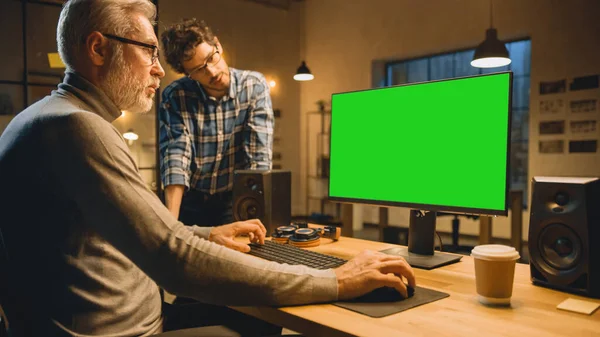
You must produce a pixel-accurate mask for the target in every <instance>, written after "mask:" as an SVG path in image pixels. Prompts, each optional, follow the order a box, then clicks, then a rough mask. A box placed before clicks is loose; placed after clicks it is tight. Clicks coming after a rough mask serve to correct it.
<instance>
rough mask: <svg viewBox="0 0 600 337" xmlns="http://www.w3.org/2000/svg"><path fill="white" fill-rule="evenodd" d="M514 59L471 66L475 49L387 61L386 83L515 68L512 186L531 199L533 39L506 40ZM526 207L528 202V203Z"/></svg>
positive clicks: (419, 80) (460, 75) (511, 158)
mask: <svg viewBox="0 0 600 337" xmlns="http://www.w3.org/2000/svg"><path fill="white" fill-rule="evenodd" d="M506 48H507V49H508V52H509V55H510V58H511V60H512V62H511V63H510V64H509V65H507V66H504V67H500V68H491V69H480V68H475V67H472V66H471V60H472V59H473V54H474V53H475V49H469V50H462V51H457V52H451V53H446V54H441V55H435V56H430V57H423V58H417V59H411V60H404V61H397V62H396V61H394V62H389V63H386V64H385V76H384V81H383V83H381V84H383V85H385V86H391V85H397V84H404V83H413V82H423V81H433V80H440V79H445V78H454V77H463V76H471V75H477V74H487V73H494V72H498V71H507V70H510V71H512V72H513V92H512V94H513V97H512V126H511V127H512V130H511V154H510V156H511V157H510V189H511V190H522V191H523V196H524V198H523V200H524V203H526V200H527V195H528V194H527V189H528V183H527V165H528V157H529V156H528V146H529V82H530V81H529V77H530V69H531V68H530V65H531V40H520V41H514V42H509V43H506ZM524 206H525V207H526V206H527V205H524Z"/></svg>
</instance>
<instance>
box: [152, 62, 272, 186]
mask: <svg viewBox="0 0 600 337" xmlns="http://www.w3.org/2000/svg"><path fill="white" fill-rule="evenodd" d="M229 70H230V79H231V85H230V88H229V94H227V95H225V96H224V97H223V98H221V99H220V100H219V101H217V100H216V99H215V98H214V97H209V96H208V95H207V93H206V92H205V91H204V89H203V88H202V86H201V85H200V83H198V82H197V81H194V80H192V79H190V78H188V77H187V76H186V77H182V78H180V79H178V80H176V81H174V82H173V83H171V84H170V85H169V86H168V87H167V88H166V89H165V90H164V91H163V94H162V102H161V105H160V110H159V120H160V125H159V128H160V131H159V137H160V139H159V142H160V172H161V177H162V182H163V184H164V186H168V185H185V186H186V189H188V188H193V189H196V190H198V191H201V192H204V193H209V194H215V193H220V192H225V191H231V190H232V188H233V171H234V170H238V169H271V166H272V158H273V127H274V118H273V108H272V105H271V96H270V95H269V86H268V85H267V82H266V80H265V78H264V76H263V75H262V74H260V73H258V72H254V71H247V70H238V69H234V68H229Z"/></svg>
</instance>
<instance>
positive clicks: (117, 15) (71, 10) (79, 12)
mask: <svg viewBox="0 0 600 337" xmlns="http://www.w3.org/2000/svg"><path fill="white" fill-rule="evenodd" d="M137 13H139V14H142V15H144V16H145V17H147V18H148V20H149V21H150V22H151V23H152V24H154V20H155V18H156V7H155V6H154V4H153V3H152V2H150V1H149V0H69V1H68V2H67V3H65V5H64V6H63V9H62V11H61V12H60V17H59V19H58V27H57V29H56V42H57V44H58V53H59V54H60V57H61V58H62V60H63V62H64V63H65V65H66V68H67V69H66V70H67V71H73V70H75V64H76V63H77V58H78V57H79V52H80V50H81V48H82V47H83V46H84V45H85V43H86V39H87V37H88V36H89V35H90V34H91V33H92V32H95V31H98V32H100V33H105V34H113V35H118V36H123V37H126V36H128V35H130V34H131V33H132V32H136V31H137V30H139V27H137V25H136V24H135V22H134V21H133V20H131V17H132V15H133V14H137ZM120 49H121V46H119V45H115V51H116V53H117V54H120V53H119V52H120V51H121V50H120Z"/></svg>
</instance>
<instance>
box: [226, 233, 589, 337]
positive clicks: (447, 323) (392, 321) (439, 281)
mask: <svg viewBox="0 0 600 337" xmlns="http://www.w3.org/2000/svg"><path fill="white" fill-rule="evenodd" d="M323 241H325V240H323ZM394 246H395V245H392V244H387V243H381V242H374V241H365V240H359V239H353V238H346V237H342V238H341V239H340V241H338V242H335V243H326V242H323V244H322V245H321V246H319V247H315V248H312V250H315V251H318V252H321V253H325V254H330V255H335V256H339V257H342V258H346V259H349V258H351V257H352V256H354V255H356V254H357V253H359V252H360V251H361V250H363V249H372V250H382V249H387V248H391V247H394ZM415 273H416V276H417V284H418V285H420V286H423V287H427V288H432V289H436V290H439V291H443V292H446V293H449V294H450V297H448V298H445V299H442V300H439V301H436V302H433V303H429V304H425V305H422V306H419V307H416V308H413V309H410V310H407V311H403V312H401V313H397V314H394V315H390V316H387V317H382V318H371V317H368V316H365V315H361V314H358V313H355V312H353V311H350V310H346V309H343V308H340V307H336V306H334V305H331V304H320V305H306V306H297V307H283V308H271V307H233V308H234V309H235V310H238V311H241V312H244V313H246V314H249V315H252V316H255V317H258V318H260V319H263V320H265V321H269V322H271V323H274V324H278V325H282V326H284V327H286V328H289V329H292V330H294V331H298V332H301V333H303V334H305V335H307V336H354V335H359V336H433V337H437V336H440V337H441V336H461V337H464V336H480V335H482V336H523V337H529V336H600V309H598V310H596V312H594V314H592V315H582V314H577V313H572V312H567V311H562V310H558V309H556V306H557V305H558V304H559V303H560V302H562V301H563V300H565V299H567V298H569V297H572V298H577V299H584V300H589V301H593V302H596V303H600V300H594V299H589V298H585V297H580V296H576V295H572V294H567V293H563V292H558V291H554V290H551V289H547V288H542V287H538V286H534V285H533V284H531V282H530V280H529V265H525V264H517V268H516V271H515V284H514V290H513V297H512V306H511V307H510V308H491V307H486V306H484V305H482V304H480V303H479V302H478V301H477V296H476V291H475V274H474V266H473V260H472V259H471V258H470V257H468V256H465V257H463V259H462V261H461V262H459V263H455V264H452V265H449V266H445V267H442V268H438V269H434V270H421V269H415Z"/></svg>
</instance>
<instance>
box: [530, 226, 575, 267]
mask: <svg viewBox="0 0 600 337" xmlns="http://www.w3.org/2000/svg"><path fill="white" fill-rule="evenodd" d="M538 243H539V251H540V254H541V256H542V259H543V260H544V262H546V263H547V264H548V265H549V266H551V267H552V268H555V269H558V270H569V269H573V268H575V267H576V266H577V265H578V263H579V260H580V259H581V255H582V247H583V245H582V243H581V239H579V236H577V234H576V233H575V232H574V231H573V230H572V229H571V228H569V227H567V226H566V225H564V224H561V223H553V224H550V225H548V226H546V228H544V230H543V231H542V233H541V234H540V239H539V241H538Z"/></svg>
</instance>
